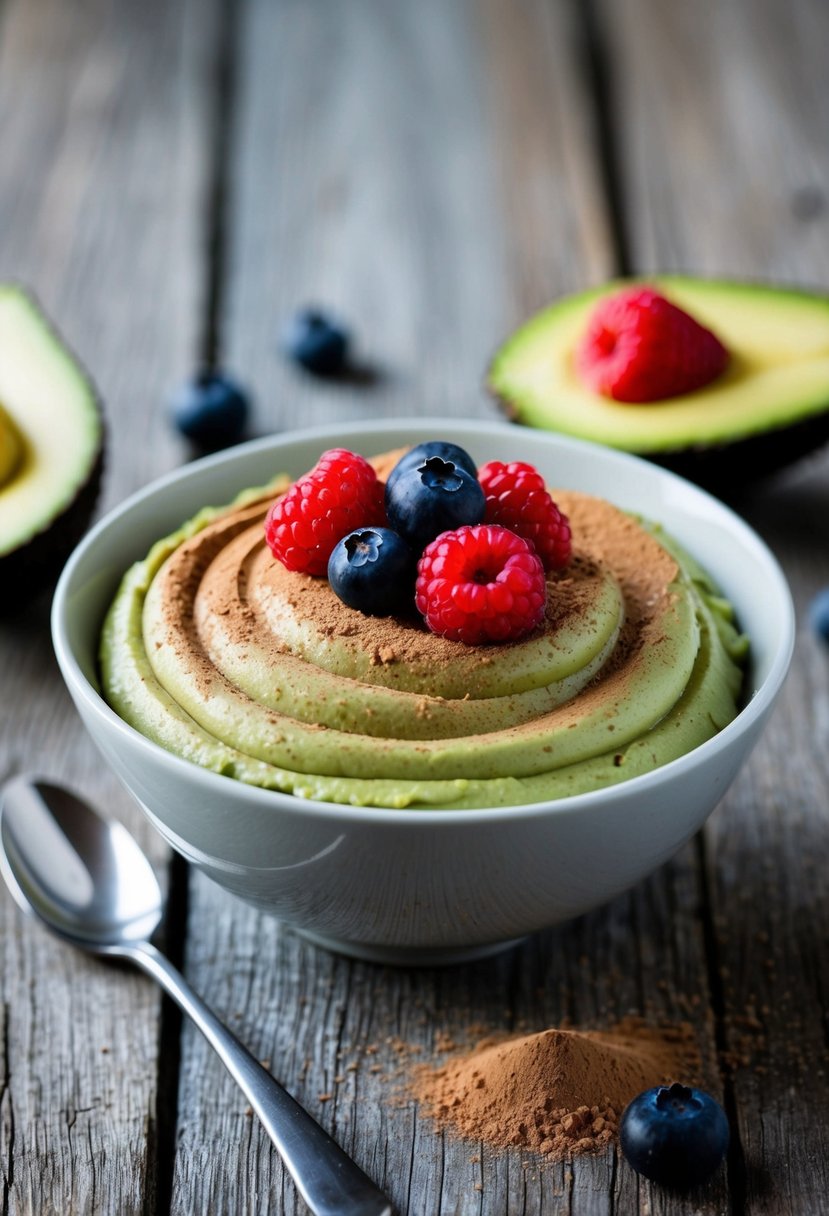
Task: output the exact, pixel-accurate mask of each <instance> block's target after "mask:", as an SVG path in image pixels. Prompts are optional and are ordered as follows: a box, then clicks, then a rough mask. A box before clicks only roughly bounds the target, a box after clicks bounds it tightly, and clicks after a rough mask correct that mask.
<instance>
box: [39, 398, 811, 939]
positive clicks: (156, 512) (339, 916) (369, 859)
mask: <svg viewBox="0 0 829 1216" xmlns="http://www.w3.org/2000/svg"><path fill="white" fill-rule="evenodd" d="M434 438H442V439H448V440H453V441H455V442H457V443H460V444H462V445H463V446H464V447H466V448H468V449H469V451H470V452H471V454H472V455H473V457H475V459H477V460H478V461H479V462H483V461H486V460H493V459H512V460H528V461H530V462H532V463H533V464H535V465H536V466H537V467H538V468H540V470H541V471H542V472H543V473H544V474H545V476H546V478H547V480H548V482H550V483H551V484H553V485H559V486H562V487H565V486H566V487H569V488H573V489H577V490H582V491H586V492H588V493H592V494H599V495H602V496H603V497H605V498H608V499H609V500H610V501H612V502H614V503H616V504H617V505H619V506H621V507H623V508H626V509H630V510H633V511H636V512H639V513H641V514H642V515H644V516H647V517H649V518H651V519H654V520H659V521H661V522H662V523H663V524H664V525H665V527H666V528H667V529H668V530H669V531H670V532H671V533H672V534H673V535H674V536H675V537H676V538H677V539H678V540H679V541H680V542H681V543H682V544H683V545H685V546H686V547H687V548H688V550H689V551H690V552H691V553H692V554H694V555H695V556H696V557H697V558H698V559H699V560H700V561H701V562H702V563H703V564H704V565H705V566H706V567H707V569H708V570H709V571H710V573H711V574H712V575H713V576H714V578H715V579H716V580H717V582H718V583H719V584H720V586H721V587H722V589H723V590H724V592H725V594H726V595H727V596H728V597H729V598H730V599H731V600H732V602H733V603H734V604H735V606H736V608H737V612H738V616H739V621H740V624H741V627H742V628H743V629H744V630H746V631H747V632H748V634H749V635H750V638H751V643H752V661H751V667H750V672H749V677H748V679H749V685H750V686H749V691H748V698H747V703H746V706H745V708H744V709H743V710H742V712H741V713H740V714H739V715H738V717H737V718H736V719H735V720H734V721H733V722H732V723H731V724H730V725H729V726H727V727H726V728H725V730H723V731H721V732H720V734H718V735H717V736H716V737H715V738H714V739H712V740H710V741H709V742H707V743H705V744H703V746H701V747H699V748H696V749H695V750H694V751H692V752H690V753H689V754H688V755H686V756H683V757H681V758H680V759H678V760H675V761H673V762H672V763H670V764H667V765H665V766H664V767H663V768H660V769H657V770H656V771H655V772H653V773H649V774H646V775H645V776H642V777H636V778H633V779H632V780H630V781H627V782H623V783H622V784H620V785H616V786H613V787H612V788H610V789H607V790H599V791H595V792H593V793H589V794H583V795H579V796H576V797H571V798H566V799H562V800H559V801H555V802H546V803H539V804H534V805H531V806H520V807H515V808H511V809H503V808H500V809H493V810H466V811H464V810H460V811H451V810H446V811H439V810H437V811H434V810H421V811H412V810H409V811H389V810H372V809H366V808H362V809H360V808H351V807H343V806H332V805H328V804H326V803H320V802H311V801H305V800H301V799H297V798H293V797H290V796H287V795H282V794H278V793H273V792H271V791H268V790H263V789H257V788H253V787H250V786H246V785H243V784H242V783H241V782H236V781H234V780H232V779H230V778H227V777H220V776H217V775H216V774H214V773H211V772H208V771H206V770H203V769H201V768H198V767H197V766H195V765H193V764H191V763H189V762H188V761H185V760H181V759H179V758H178V757H176V756H173V755H170V754H169V753H168V752H166V751H164V750H163V749H162V748H160V747H158V746H157V745H156V744H154V743H151V742H150V741H149V740H148V739H145V738H144V737H143V736H142V735H140V734H139V733H138V732H137V731H135V730H133V729H132V727H130V726H128V725H127V724H126V723H125V722H123V721H122V720H121V719H120V718H119V717H118V716H117V714H115V713H114V712H113V711H112V710H111V709H110V708H109V706H108V705H107V704H106V702H105V701H104V700H103V699H102V698H101V696H100V694H99V692H98V679H97V675H96V651H97V644H98V634H99V630H100V625H101V620H102V617H103V614H104V612H105V609H106V607H107V605H108V604H109V602H110V600H111V598H112V595H113V593H114V591H115V589H116V587H117V585H118V581H119V579H120V576H121V574H122V573H123V571H124V569H125V568H126V566H127V565H128V564H129V563H131V562H132V561H134V560H135V559H137V558H139V557H141V556H143V555H144V554H145V553H146V551H147V550H148V549H149V547H150V545H151V544H152V542H153V541H155V540H156V539H157V538H158V537H160V536H163V535H165V534H166V533H168V532H170V531H172V530H173V529H174V528H175V527H176V526H177V525H178V524H179V523H180V522H181V521H182V520H184V519H187V518H188V517H189V516H191V515H193V514H194V513H195V512H196V511H197V510H198V509H199V508H200V507H202V506H204V505H205V504H207V503H223V502H227V501H229V500H230V499H231V498H232V497H233V496H234V495H235V494H236V493H237V491H239V490H241V489H243V488H244V487H246V486H251V485H258V484H262V483H264V482H265V481H267V480H268V479H269V478H270V477H271V476H273V475H274V474H275V473H277V472H280V471H283V470H284V471H287V472H288V473H290V474H292V475H299V474H300V473H302V472H304V471H305V470H306V469H308V468H310V467H311V466H312V465H313V464H314V463H315V461H316V459H317V457H318V455H319V453H320V451H322V450H323V449H324V448H327V447H333V446H340V445H342V446H346V447H351V448H354V449H356V450H358V451H361V452H363V453H365V454H367V455H370V454H373V453H376V452H382V451H384V450H387V449H391V448H394V447H398V446H401V445H403V444H405V443H417V442H420V441H422V440H425V439H434ZM52 630H53V637H54V644H55V650H56V653H57V658H58V662H59V664H60V667H61V671H62V672H63V676H64V679H65V680H66V683H67V685H68V687H69V691H70V693H71V695H72V697H73V699H74V701H75V704H76V706H77V708H78V711H79V712H80V714H81V717H82V718H83V720H84V722H85V723H86V726H87V728H88V730H89V731H90V733H91V735H92V737H93V739H94V740H95V742H96V743H97V745H98V747H99V748H100V749H101V751H102V752H103V754H104V755H105V757H106V758H107V760H108V761H109V763H110V764H111V765H112V767H113V768H114V769H115V771H116V773H117V774H118V776H119V777H120V778H121V780H122V781H123V782H124V784H125V785H126V787H127V789H128V790H129V791H130V792H131V793H132V794H133V795H134V797H135V798H136V799H137V800H138V802H139V803H140V804H141V806H142V807H143V808H144V810H145V811H146V813H147V814H148V815H149V817H150V819H151V821H152V822H153V823H154V824H155V826H156V827H157V828H158V830H159V831H160V832H161V833H162V834H163V835H164V836H165V837H166V839H167V840H168V841H169V842H170V844H171V845H172V846H173V847H174V848H175V849H178V850H179V852H181V853H182V854H183V855H184V856H185V857H187V858H188V860H189V861H191V862H192V863H193V864H194V865H196V866H198V867H199V868H200V869H202V870H203V871H204V872H205V873H206V874H208V875H210V877H211V878H213V879H214V880H215V881H216V882H217V883H219V884H220V885H221V886H223V887H226V888H227V889H228V890H229V891H232V892H234V894H236V895H238V896H239V897H240V898H242V899H244V900H247V901H248V902H249V903H251V904H254V905H255V906H257V907H259V908H261V909H263V910H264V911H266V912H269V913H271V914H273V915H275V916H278V917H280V918H282V919H284V920H285V921H287V922H288V923H289V924H291V925H293V926H294V927H295V928H297V929H299V930H300V931H302V932H303V933H305V934H306V935H307V936H308V937H310V938H312V939H313V940H316V941H318V942H320V943H323V944H325V945H327V946H329V947H331V948H333V949H336V950H340V951H343V952H345V953H349V954H353V955H356V956H359V957H363V958H368V959H375V960H378V961H391V962H420V963H434V962H449V961H453V960H455V959H460V958H473V957H478V956H481V955H484V954H486V953H488V952H490V951H493V950H495V949H498V948H500V947H502V946H505V945H507V944H509V943H510V942H512V941H513V940H515V939H518V938H520V937H523V936H524V935H526V934H528V933H530V932H532V931H534V930H537V929H541V928H542V927H544V926H547V925H551V924H554V923H556V922H558V921H562V920H566V919H567V918H569V917H572V916H576V915H578V914H579V913H582V912H585V911H587V910H588V909H590V908H593V907H595V906H596V905H598V904H601V903H604V902H605V901H606V900H608V899H611V898H612V897H613V896H614V895H617V894H618V893H619V892H621V891H623V890H625V889H626V888H627V887H630V886H632V885H633V884H634V883H636V882H638V881H639V880H640V879H641V878H643V877H645V875H647V874H649V873H650V872H651V871H652V870H654V869H655V868H656V867H657V866H659V865H660V864H661V863H662V862H664V861H665V860H666V859H667V858H669V857H670V856H671V855H672V854H673V853H674V852H675V851H676V850H677V849H678V848H679V847H680V846H681V845H682V844H683V842H684V841H686V840H687V839H688V838H689V837H690V836H691V835H692V834H693V833H694V832H696V830H697V829H698V828H699V827H700V825H701V824H702V823H703V821H704V820H705V818H706V817H707V816H708V815H709V814H710V812H711V811H712V810H713V808H714V807H715V806H716V804H717V803H718V802H719V800H720V799H721V798H722V796H723V794H724V793H725V791H726V789H727V788H728V786H729V785H730V783H731V781H732V780H733V778H734V776H735V774H736V773H737V771H738V769H739V768H740V765H741V764H742V763H743V761H744V760H745V759H746V757H747V756H748V754H749V752H750V750H751V748H752V746H753V745H754V743H755V742H756V741H757V739H758V737H759V735H760V732H761V730H762V728H763V725H764V723H765V721H766V719H767V718H768V715H769V712H770V710H771V708H772V705H773V703H774V700H775V698H776V696H777V694H778V691H779V689H780V686H781V684H782V682H783V678H784V676H785V674H786V670H787V668H788V665H789V661H790V657H791V651H792V644H793V638H794V614H793V610H792V603H791V598H790V595H789V591H788V588H787V586H786V582H785V580H784V578H783V575H782V573H781V571H780V569H779V567H778V565H777V562H776V561H775V559H774V558H773V557H772V555H771V554H770V552H769V551H768V549H767V548H766V546H765V545H764V544H763V542H762V541H761V540H760V539H759V538H758V537H757V535H756V534H755V533H754V532H752V531H751V529H750V528H749V527H748V526H747V525H746V524H745V523H744V522H743V521H742V520H740V519H739V518H738V516H736V515H735V514H733V513H732V512H731V511H729V510H728V509H727V508H726V507H724V506H723V505H722V504H721V503H719V502H717V501H716V500H715V499H713V498H711V497H710V496H709V495H707V494H705V493H704V492H703V491H701V490H699V489H697V488H696V487H695V486H692V485H690V484H689V483H687V482H685V481H682V480H680V479H679V478H677V477H675V476H673V475H672V474H670V473H667V472H665V471H663V470H662V469H659V468H657V467H656V466H655V465H652V464H648V463H646V462H644V461H641V460H638V459H636V458H635V457H631V456H626V455H623V454H621V453H618V452H614V451H611V450H607V449H604V448H600V447H595V446H593V445H591V444H586V443H581V442H578V441H576V440H572V439H567V438H563V437H560V436H556V435H550V434H543V433H540V432H538V431H530V430H524V429H523V428H519V427H511V426H509V425H507V424H504V423H487V422H479V421H471V422H464V423H461V422H454V423H451V424H447V423H446V422H445V421H441V420H438V419H432V420H423V421H418V422H388V423H385V424H382V425H378V424H377V423H373V422H365V423H357V424H347V425H344V426H342V427H339V428H336V429H334V428H330V427H329V428H327V429H325V430H322V429H318V430H313V431H310V430H309V431H297V432H293V433H291V434H287V435H284V436H275V437H272V438H268V439H265V440H261V441H257V442H254V443H249V444H246V445H244V446H242V447H238V448H234V449H232V450H231V451H228V452H225V453H222V454H220V455H218V456H213V457H210V458H208V459H206V460H202V461H200V462H199V463H197V464H192V465H189V466H187V467H185V468H183V469H180V470H178V471H176V472H175V473H173V474H171V475H169V476H167V477H164V478H162V479H161V480H160V481H157V482H155V483H154V484H153V485H151V486H149V487H147V489H145V490H142V491H141V492H140V493H138V494H136V495H134V496H133V497H132V498H130V499H128V500H127V501H126V502H125V503H123V504H122V505H121V506H120V507H117V508H116V509H115V510H114V511H112V512H110V514H109V515H107V517H106V518H105V519H103V520H102V521H101V522H100V523H99V524H98V525H97V526H96V527H95V528H93V530H92V531H91V532H90V533H89V534H88V535H87V537H86V538H85V539H84V540H83V541H82V543H81V544H80V545H79V546H78V548H77V549H76V550H75V552H74V554H73V556H72V557H71V559H70V560H69V563H68V564H67V566H66V568H65V570H64V572H63V575H62V577H61V580H60V583H59V585H58V588H57V591H56V594H55V600H54V606H53V614H52Z"/></svg>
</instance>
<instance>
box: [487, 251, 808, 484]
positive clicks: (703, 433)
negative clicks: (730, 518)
mask: <svg viewBox="0 0 829 1216" xmlns="http://www.w3.org/2000/svg"><path fill="white" fill-rule="evenodd" d="M647 284H648V286H649V287H651V288H653V289H654V290H655V291H657V292H658V293H659V294H660V295H663V296H664V297H665V298H666V299H668V300H669V301H670V302H671V303H672V304H674V305H676V306H677V307H678V308H680V309H681V310H682V311H683V312H685V313H687V314H688V315H689V316H691V317H693V318H694V319H695V320H696V321H698V322H699V323H700V325H702V326H704V327H705V328H707V329H709V330H710V331H711V332H713V333H714V334H716V336H717V338H718V339H719V341H720V342H721V343H722V344H723V346H725V347H726V349H727V350H728V351H729V352H730V355H731V358H730V361H729V364H728V367H727V368H726V369H725V371H724V372H723V373H722V375H719V376H717V377H716V378H715V379H713V380H711V381H710V382H709V383H708V384H706V385H705V386H704V387H702V388H698V389H696V390H695V391H694V392H690V393H685V394H683V395H681V396H674V397H667V398H664V399H663V400H664V408H662V401H660V403H659V405H658V406H656V405H655V404H654V403H653V402H648V403H645V404H643V405H637V404H635V403H629V402H626V403H620V402H618V401H615V400H614V399H613V398H611V397H607V396H604V395H603V394H602V393H600V392H596V391H595V390H594V389H593V388H592V387H590V386H589V385H587V384H585V382H584V380H583V379H582V377H581V376H580V375H579V373H578V371H577V369H576V348H577V346H578V345H579V343H580V341H581V340H582V337H583V335H584V334H585V332H586V331H587V329H588V327H589V324H590V318H591V315H592V314H593V313H594V312H595V310H596V308H597V307H598V306H599V305H600V304H601V303H602V302H603V301H604V300H608V299H611V298H612V297H614V296H616V295H618V294H619V291H620V289H622V288H637V289H640V288H641V286H642V282H641V281H637V280H633V279H631V280H616V281H614V282H610V283H606V284H604V285H603V286H601V287H598V288H591V289H590V290H589V291H583V292H579V293H576V294H573V295H569V296H564V297H562V298H561V299H559V300H556V301H554V302H552V303H551V304H549V305H548V306H547V307H546V308H544V309H542V310H541V311H540V312H538V313H536V314H535V315H534V316H531V317H529V318H528V319H527V320H526V321H525V322H524V323H523V324H522V325H521V326H520V327H519V328H518V329H516V330H515V331H514V332H513V333H512V334H511V335H510V336H509V337H508V338H507V339H506V341H505V342H504V343H503V344H502V345H501V347H500V348H499V349H498V350H497V351H496V353H495V355H494V357H493V359H492V362H491V364H490V367H489V371H488V375H487V385H488V387H489V389H490V391H491V392H492V393H493V394H494V396H495V397H496V399H497V400H498V401H499V403H500V404H501V405H502V407H503V409H504V411H505V412H506V413H507V414H508V415H509V417H510V419H511V420H512V421H515V422H519V423H522V424H523V425H525V426H531V427H540V428H541V429H543V430H549V431H555V432H557V433H559V434H562V435H570V436H573V437H575V438H578V439H587V440H589V441H591V442H593V443H599V444H602V445H604V446H605V447H611V448H617V449H619V450H620V451H624V452H633V453H636V454H637V455H639V456H646V457H649V458H650V459H651V460H653V461H655V462H656V463H658V464H661V465H664V466H665V467H666V468H669V469H672V470H673V471H674V472H676V473H680V474H681V475H682V476H684V477H688V478H690V479H691V480H692V481H696V482H698V483H699V484H700V485H704V486H706V487H708V488H710V489H712V490H714V491H715V492H717V493H720V494H723V495H725V496H726V497H728V496H729V495H731V494H732V493H733V491H734V489H735V476H736V479H737V482H738V483H746V482H748V481H752V482H756V481H758V480H759V479H760V478H762V477H764V476H767V475H768V474H769V473H772V472H774V471H776V470H777V469H781V468H783V467H784V466H785V465H787V464H790V463H792V462H793V461H795V460H798V459H800V458H801V457H802V456H805V455H807V454H808V453H810V452H812V451H814V449H815V448H816V447H818V446H819V445H821V444H823V443H825V442H826V441H827V440H829V360H827V353H828V352H829V294H826V295H819V294H817V293H816V292H809V291H801V290H796V289H793V288H788V287H785V288H784V287H774V286H771V285H766V284H759V283H740V282H733V281H729V280H725V279H705V278H695V277H693V276H691V275H679V274H653V275H649V276H648V279H647ZM735 470H739V472H738V473H736V474H735Z"/></svg>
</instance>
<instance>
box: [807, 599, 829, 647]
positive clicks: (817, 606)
mask: <svg viewBox="0 0 829 1216" xmlns="http://www.w3.org/2000/svg"><path fill="white" fill-rule="evenodd" d="M809 623H810V624H811V626H812V630H813V632H814V633H815V635H816V636H817V637H819V638H820V640H821V641H822V642H826V643H827V644H828V645H829V587H824V588H823V590H822V591H818V593H817V595H816V596H815V598H814V599H813V600H812V602H811V604H810V605H809Z"/></svg>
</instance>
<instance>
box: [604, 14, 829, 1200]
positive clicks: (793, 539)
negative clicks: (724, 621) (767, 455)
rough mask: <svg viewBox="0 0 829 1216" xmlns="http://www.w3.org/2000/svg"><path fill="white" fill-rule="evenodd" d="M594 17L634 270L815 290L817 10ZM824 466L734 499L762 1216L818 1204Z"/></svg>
mask: <svg viewBox="0 0 829 1216" xmlns="http://www.w3.org/2000/svg"><path fill="white" fill-rule="evenodd" d="M603 11H604V14H605V18H606V22H607V25H606V31H607V33H608V38H609V41H608V50H609V53H610V62H611V63H612V65H613V73H614V81H615V85H616V89H615V102H616V108H615V114H616V118H617V122H618V131H619V135H620V146H621V153H622V154H621V157H620V163H621V164H622V165H623V166H624V167H625V170H626V176H625V184H626V192H625V197H626V203H627V210H626V215H627V220H628V226H629V240H630V243H631V247H632V249H633V250H634V254H635V258H636V260H637V263H638V264H639V265H641V266H642V268H643V269H645V270H648V269H651V268H653V269H655V268H657V267H658V268H660V269H674V268H679V267H681V268H683V269H690V270H698V271H705V272H708V273H712V274H721V273H731V274H735V275H739V276H743V277H748V278H758V279H763V280H770V281H780V282H795V283H800V284H803V285H806V286H808V285H813V286H815V287H817V288H822V289H823V290H826V289H827V288H829V243H827V237H829V212H828V211H827V199H829V159H828V158H827V156H826V147H825V131H826V123H827V119H829V93H828V92H827V89H826V81H825V70H824V64H823V57H822V50H821V48H823V47H825V46H826V44H827V39H829V10H827V8H826V6H825V5H820V4H811V3H808V2H799V0H796V2H795V3H792V4H791V5H786V6H785V8H783V7H781V6H779V5H777V4H774V3H761V4H757V3H748V2H745V3H742V2H738V0H737V2H733V3H729V4H719V3H716V2H713V0H712V2H711V3H703V4H699V5H694V6H687V5H652V4H649V3H646V2H644V0H623V2H622V3H620V4H607V5H605V6H604V10H603ZM635 31H639V34H638V35H637V34H635ZM643 31H644V35H643V34H642V32H643ZM680 48H681V53H680ZM656 99H658V104H657V102H656ZM827 473H829V458H827V456H826V455H825V454H824V455H818V456H816V457H815V458H814V459H813V460H812V461H811V462H806V463H805V464H803V465H801V466H799V467H798V468H796V469H794V470H792V471H791V472H790V473H788V474H787V475H786V476H785V477H782V478H781V479H779V480H778V481H776V482H775V483H773V485H771V486H767V487H765V488H761V489H759V490H757V491H755V492H754V493H753V494H752V493H746V495H745V496H744V498H743V499H742V501H741V503H740V509H741V510H742V512H743V514H744V515H745V517H746V518H747V519H748V520H749V522H751V523H752V524H753V525H754V526H755V527H757V528H758V530H759V531H760V533H761V534H762V535H764V536H765V537H766V538H767V540H768V541H769V542H770V544H771V546H772V548H773V549H774V550H775V551H776V552H777V554H778V556H779V557H780V559H781V561H782V563H783V566H784V568H785V570H786V573H787V575H788V577H789V580H790V582H791V586H792V589H793V591H794V595H795V601H796V607H797V614H798V626H799V628H798V637H797V645H796V651H795V657H794V663H793V667H792V672H791V675H790V677H789V680H788V683H787V685H786V687H785V689H784V692H783V696H782V698H781V703H780V705H779V708H778V709H777V711H776V713H775V715H774V717H773V720H772V722H771V725H770V727H769V728H768V729H767V731H766V733H765V735H764V736H763V739H762V741H761V744H760V746H759V747H758V749H757V752H756V753H755V755H754V756H753V758H752V760H751V762H750V764H749V766H748V768H747V769H746V771H745V772H744V773H743V775H742V776H741V778H740V779H739V781H738V782H737V784H736V786H735V787H734V789H733V790H732V791H731V793H730V794H729V796H728V797H727V799H726V800H725V802H724V803H723V805H722V807H721V808H720V809H719V811H718V812H717V813H716V814H715V816H714V817H713V819H712V820H711V822H710V825H709V827H708V829H707V831H706V855H707V859H708V870H709V882H710V888H711V894H712V901H713V910H714V928H715V935H716V954H717V958H718V964H719V967H720V968H721V971H720V976H721V984H722V996H723V1002H724V1009H723V1013H724V1028H723V1029H724V1034H725V1047H726V1051H727V1053H728V1054H727V1058H728V1062H729V1063H730V1066H731V1074H732V1075H731V1084H732V1085H733V1091H734V1097H735V1103H736V1109H737V1112H738V1115H739V1132H740V1137H741V1140H742V1146H743V1152H744V1155H745V1167H746V1169H745V1179H744V1183H743V1187H744V1192H745V1194H744V1196H743V1195H742V1194H741V1195H740V1196H739V1202H740V1204H741V1206H742V1205H743V1203H744V1210H745V1211H747V1212H751V1213H757V1214H758V1216H759V1214H760V1213H763V1214H764V1216H765V1214H768V1216H772V1214H774V1216H778V1214H782V1213H792V1214H794V1213H802V1212H807V1211H808V1212H815V1213H819V1212H826V1211H829V1199H827V1190H828V1188H827V1183H829V1178H827V1160H829V1083H827V1077H829V1062H827V1037H826V1010H827V994H829V960H827V955H826V948H825V947H826V931H825V926H826V923H827V918H828V917H829V884H828V883H827V879H826V874H827V868H829V809H828V808H829V774H828V773H827V768H826V764H825V754H826V742H827V724H828V722H829V719H827V704H829V701H828V699H827V698H828V696H829V694H827V681H828V680H829V665H827V655H826V651H825V648H822V647H821V646H820V645H819V644H818V642H817V641H816V639H815V638H814V637H813V636H812V635H811V634H810V631H809V629H808V623H807V619H806V617H807V607H808V604H809V601H810V599H811V597H812V595H813V594H814V593H815V592H816V591H817V590H818V588H819V587H821V586H823V585H825V584H826V583H827V582H829V560H827V554H829V528H828V527H827V519H829V511H828V510H827V508H829V502H828V501H827V488H826V487H827ZM739 478H740V470H739V469H735V480H739ZM804 1099H805V1100H806V1101H807V1105H808V1113H806V1111H805V1110H804V1106H803V1101H804ZM801 1133H802V1134H801Z"/></svg>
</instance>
